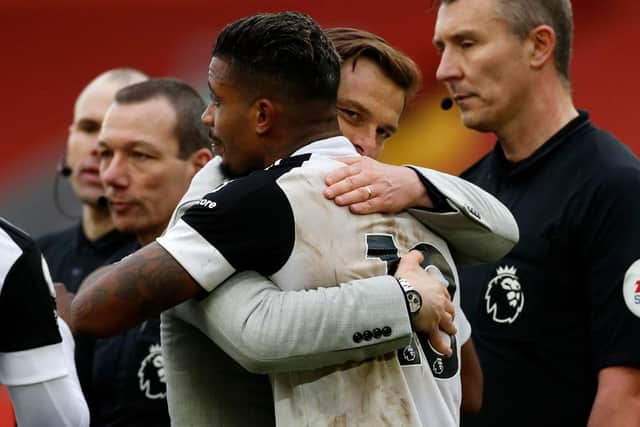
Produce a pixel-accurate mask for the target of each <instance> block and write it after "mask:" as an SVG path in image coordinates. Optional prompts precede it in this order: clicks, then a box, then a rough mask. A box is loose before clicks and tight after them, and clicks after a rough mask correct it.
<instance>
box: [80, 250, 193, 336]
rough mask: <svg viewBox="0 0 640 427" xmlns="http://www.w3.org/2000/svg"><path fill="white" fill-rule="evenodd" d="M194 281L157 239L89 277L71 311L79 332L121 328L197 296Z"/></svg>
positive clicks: (102, 332)
mask: <svg viewBox="0 0 640 427" xmlns="http://www.w3.org/2000/svg"><path fill="white" fill-rule="evenodd" d="M200 290H201V288H200V286H199V285H198V284H197V283H196V282H195V280H194V279H193V278H192V277H191V276H190V275H189V274H188V273H187V272H186V270H184V268H182V266H181V265H180V264H178V262H176V261H175V259H173V257H172V256H171V255H169V253H168V252H167V251H166V250H165V249H164V248H162V246H160V245H158V244H157V243H155V242H154V243H151V244H149V245H147V246H145V247H144V248H142V249H140V250H139V251H137V252H135V253H133V254H132V255H130V256H128V257H126V258H124V259H123V260H122V261H120V262H118V263H115V264H113V265H110V266H108V267H105V268H102V269H100V270H98V271H96V272H94V273H93V274H91V275H90V276H89V277H87V278H86V279H85V281H84V282H83V285H82V287H81V289H80V291H79V292H78V295H77V296H76V297H75V298H74V300H73V303H72V306H71V311H72V319H73V322H74V325H75V326H76V327H77V328H78V329H77V330H78V331H81V332H87V333H92V334H96V335H111V334H116V333H119V332H122V331H124V330H126V329H128V328H130V327H132V326H134V325H135V324H137V323H139V322H141V321H143V320H145V319H147V318H150V317H153V316H157V315H158V314H159V313H160V312H161V311H163V310H165V309H167V308H170V307H173V306H175V305H177V304H179V303H181V302H182V301H184V300H186V299H189V298H191V297H193V296H195V295H196V294H197V293H198V292H199V291H200Z"/></svg>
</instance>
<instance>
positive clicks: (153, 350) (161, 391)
mask: <svg viewBox="0 0 640 427" xmlns="http://www.w3.org/2000/svg"><path fill="white" fill-rule="evenodd" d="M138 380H139V381H138V383H139V385H140V391H142V392H143V393H144V395H145V396H147V398H149V399H164V398H165V397H166V396H167V381H166V378H165V375H164V362H163V360H162V350H161V347H160V345H158V344H153V345H151V346H150V347H149V354H147V355H146V356H145V358H144V359H142V363H140V369H138Z"/></svg>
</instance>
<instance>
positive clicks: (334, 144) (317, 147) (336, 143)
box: [291, 135, 360, 157]
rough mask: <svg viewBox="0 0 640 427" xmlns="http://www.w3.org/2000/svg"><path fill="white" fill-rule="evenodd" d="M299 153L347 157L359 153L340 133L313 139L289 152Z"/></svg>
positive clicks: (294, 154)
mask: <svg viewBox="0 0 640 427" xmlns="http://www.w3.org/2000/svg"><path fill="white" fill-rule="evenodd" d="M301 154H313V155H320V156H325V157H349V156H359V155H360V154H358V152H357V151H356V148H355V147H354V146H353V144H352V143H351V142H350V141H349V140H348V139H347V138H345V137H344V136H342V135H340V136H333V137H331V138H325V139H319V140H317V141H313V142H311V143H309V144H307V145H305V146H304V147H301V148H299V149H298V150H296V151H295V152H294V153H293V154H291V156H299V155H301Z"/></svg>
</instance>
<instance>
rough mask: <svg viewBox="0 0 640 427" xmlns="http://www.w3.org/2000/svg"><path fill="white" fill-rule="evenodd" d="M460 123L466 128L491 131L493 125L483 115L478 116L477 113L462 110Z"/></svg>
mask: <svg viewBox="0 0 640 427" xmlns="http://www.w3.org/2000/svg"><path fill="white" fill-rule="evenodd" d="M461 116H462V124H463V125H464V127H466V128H468V129H473V130H475V131H478V132H493V131H494V129H493V126H491V124H490V123H489V121H488V120H486V118H484V117H479V115H478V114H473V113H472V112H470V111H467V112H466V113H465V112H463V113H462V114H461Z"/></svg>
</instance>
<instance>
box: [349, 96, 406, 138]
mask: <svg viewBox="0 0 640 427" xmlns="http://www.w3.org/2000/svg"><path fill="white" fill-rule="evenodd" d="M344 104H346V105H347V106H349V105H353V106H354V107H355V108H357V109H358V110H360V111H362V112H364V113H366V114H368V115H369V116H372V114H371V111H369V110H368V109H367V108H365V107H364V105H362V104H360V103H359V102H358V101H354V100H349V101H344V102H342V103H340V105H344ZM338 108H339V107H338ZM381 127H382V128H383V129H385V130H387V131H389V132H390V133H396V132H397V130H398V128H397V127H396V126H394V125H391V124H386V125H385V124H383V125H381Z"/></svg>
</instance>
